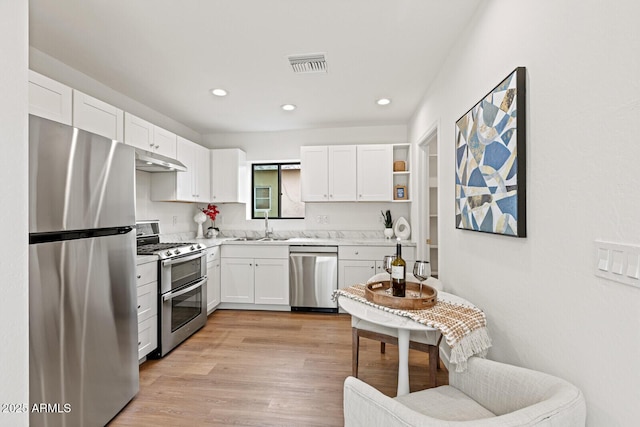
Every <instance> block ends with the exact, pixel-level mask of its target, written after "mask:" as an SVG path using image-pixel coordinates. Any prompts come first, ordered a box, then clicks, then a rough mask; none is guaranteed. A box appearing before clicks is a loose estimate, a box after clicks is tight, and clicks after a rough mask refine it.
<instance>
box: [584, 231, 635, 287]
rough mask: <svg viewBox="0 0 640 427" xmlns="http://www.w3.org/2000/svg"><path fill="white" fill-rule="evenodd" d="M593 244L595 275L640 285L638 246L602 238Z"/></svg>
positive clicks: (626, 283) (627, 283)
mask: <svg viewBox="0 0 640 427" xmlns="http://www.w3.org/2000/svg"><path fill="white" fill-rule="evenodd" d="M594 244H595V251H594V253H595V262H594V266H595V269H594V273H595V275H596V276H598V277H602V278H604V279H608V280H613V281H614V282H618V283H624V284H625V285H631V286H636V287H640V246H638V245H628V244H622V243H613V242H605V241H602V240H596V241H595V242H594Z"/></svg>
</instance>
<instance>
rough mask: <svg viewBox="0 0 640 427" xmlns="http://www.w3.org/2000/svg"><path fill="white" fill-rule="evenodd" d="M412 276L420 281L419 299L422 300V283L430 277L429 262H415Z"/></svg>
mask: <svg viewBox="0 0 640 427" xmlns="http://www.w3.org/2000/svg"><path fill="white" fill-rule="evenodd" d="M413 275H414V276H415V278H416V279H418V280H420V298H422V281H423V280H427V279H428V278H429V276H431V264H429V261H416V262H415V264H413Z"/></svg>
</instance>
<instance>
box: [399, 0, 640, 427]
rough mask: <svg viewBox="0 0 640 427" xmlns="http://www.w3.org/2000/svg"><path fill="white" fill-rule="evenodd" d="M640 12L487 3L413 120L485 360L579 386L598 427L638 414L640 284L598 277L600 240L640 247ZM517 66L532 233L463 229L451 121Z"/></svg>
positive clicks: (578, 4) (452, 273)
mask: <svg viewBox="0 0 640 427" xmlns="http://www.w3.org/2000/svg"><path fill="white" fill-rule="evenodd" d="M638 16H640V6H639V5H638V3H636V2H634V1H631V0H624V1H618V2H601V1H595V0H589V1H584V0H582V1H578V0H564V1H556V0H542V1H526V2H525V1H519V2H513V1H507V0H487V1H485V2H484V4H483V5H481V7H480V8H479V9H478V12H477V15H476V16H475V18H474V20H473V21H472V22H471V23H470V25H469V27H468V31H467V33H466V34H464V35H463V36H462V37H461V39H460V40H459V43H458V44H457V46H455V47H454V48H453V49H452V51H451V55H450V57H449V58H448V60H447V61H446V62H445V63H444V64H443V68H442V69H441V71H440V74H439V77H438V79H437V81H436V82H435V83H434V84H433V85H432V88H431V90H430V91H429V92H428V93H427V94H426V96H425V98H424V101H423V102H422V104H421V106H420V107H419V108H418V110H417V112H416V114H415V116H414V119H413V120H412V122H411V124H410V140H411V141H412V142H417V140H418V138H420V136H421V135H423V134H424V132H425V131H426V130H427V129H428V128H429V127H430V126H431V125H433V124H434V123H438V125H439V135H440V138H439V142H438V143H439V147H438V151H439V162H440V163H439V166H438V170H439V183H440V185H439V190H440V193H439V200H438V202H439V207H440V210H439V224H440V225H439V230H438V232H439V236H440V245H439V252H440V275H441V278H442V280H443V281H444V283H445V287H446V288H447V290H450V291H453V292H454V293H457V294H460V295H462V296H464V297H467V298H468V299H470V300H471V301H473V302H475V303H476V304H477V305H478V306H480V307H481V308H482V309H484V310H485V312H486V314H487V317H488V321H489V327H490V332H491V336H492V338H493V348H492V349H491V350H490V353H489V357H490V358H492V359H496V360H500V361H506V362H510V363H514V364H517V365H522V366H526V367H530V368H533V369H538V370H542V371H545V372H548V373H551V374H555V375H558V376H560V377H563V378H565V379H567V380H569V381H571V382H572V383H574V384H576V385H577V386H579V387H580V388H581V389H582V390H583V392H584V394H585V396H586V399H587V407H588V425H590V426H631V425H636V423H637V420H638V419H639V418H640V405H638V397H639V396H640V394H639V390H640V386H639V385H640V365H639V364H638V361H639V360H640V289H638V288H633V287H629V286H625V285H621V284H617V283H614V282H610V281H607V280H603V279H599V278H597V277H595V276H594V273H593V271H594V263H595V256H594V243H593V242H594V240H595V239H605V240H610V241H615V242H626V243H631V244H640V220H639V218H640V217H639V216H638V211H640V198H639V197H638V188H640V174H638V172H637V164H638V158H640V144H639V143H638V142H639V141H638V132H637V127H638V124H639V123H640V61H639V59H638V58H639V56H638V54H637V52H639V51H640V30H639V28H640V27H639V26H638V25H637V18H638ZM516 66H525V67H527V91H528V93H527V96H528V105H527V126H528V133H527V149H526V152H527V171H526V177H527V221H528V227H527V228H528V237H527V238H524V239H516V238H509V237H501V236H496V235H488V234H484V233H475V232H470V231H462V230H456V229H455V223H454V182H453V177H454V124H455V121H456V120H457V119H458V118H459V117H460V116H461V115H462V114H464V113H465V112H466V111H467V110H468V109H469V108H471V107H472V106H473V105H474V104H475V103H476V102H477V101H478V100H480V98H481V97H483V96H484V95H485V94H486V93H487V92H488V91H489V90H491V89H492V88H493V87H494V86H495V85H496V84H497V83H499V82H500V81H501V80H502V79H503V78H504V77H505V76H506V75H507V74H508V73H510V72H511V71H512V70H513V69H514V68H515V67H516ZM416 205H417V204H414V206H416Z"/></svg>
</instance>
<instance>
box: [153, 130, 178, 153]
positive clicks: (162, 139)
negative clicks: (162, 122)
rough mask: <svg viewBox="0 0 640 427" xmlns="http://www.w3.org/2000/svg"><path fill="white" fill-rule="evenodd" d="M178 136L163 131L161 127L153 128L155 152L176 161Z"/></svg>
mask: <svg viewBox="0 0 640 427" xmlns="http://www.w3.org/2000/svg"><path fill="white" fill-rule="evenodd" d="M177 140H178V139H177V136H176V134H175V133H173V132H169V131H168V130H165V129H162V128H161V127H158V126H154V127H153V151H154V152H156V153H158V154H160V155H162V156H167V157H171V158H172V159H175V158H176V156H177V153H176V150H177V148H176V147H177Z"/></svg>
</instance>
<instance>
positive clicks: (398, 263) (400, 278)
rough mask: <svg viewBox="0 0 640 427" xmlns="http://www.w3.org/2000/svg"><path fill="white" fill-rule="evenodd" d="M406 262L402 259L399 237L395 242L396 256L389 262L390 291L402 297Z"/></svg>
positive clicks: (403, 294)
mask: <svg viewBox="0 0 640 427" xmlns="http://www.w3.org/2000/svg"><path fill="white" fill-rule="evenodd" d="M406 266H407V263H406V262H405V261H404V260H403V259H402V245H401V244H400V238H399V237H398V241H397V244H396V258H395V259H394V260H393V261H392V262H391V291H392V294H393V296H394V297H404V296H405V291H406V288H407V283H406V281H405V270H406Z"/></svg>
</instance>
